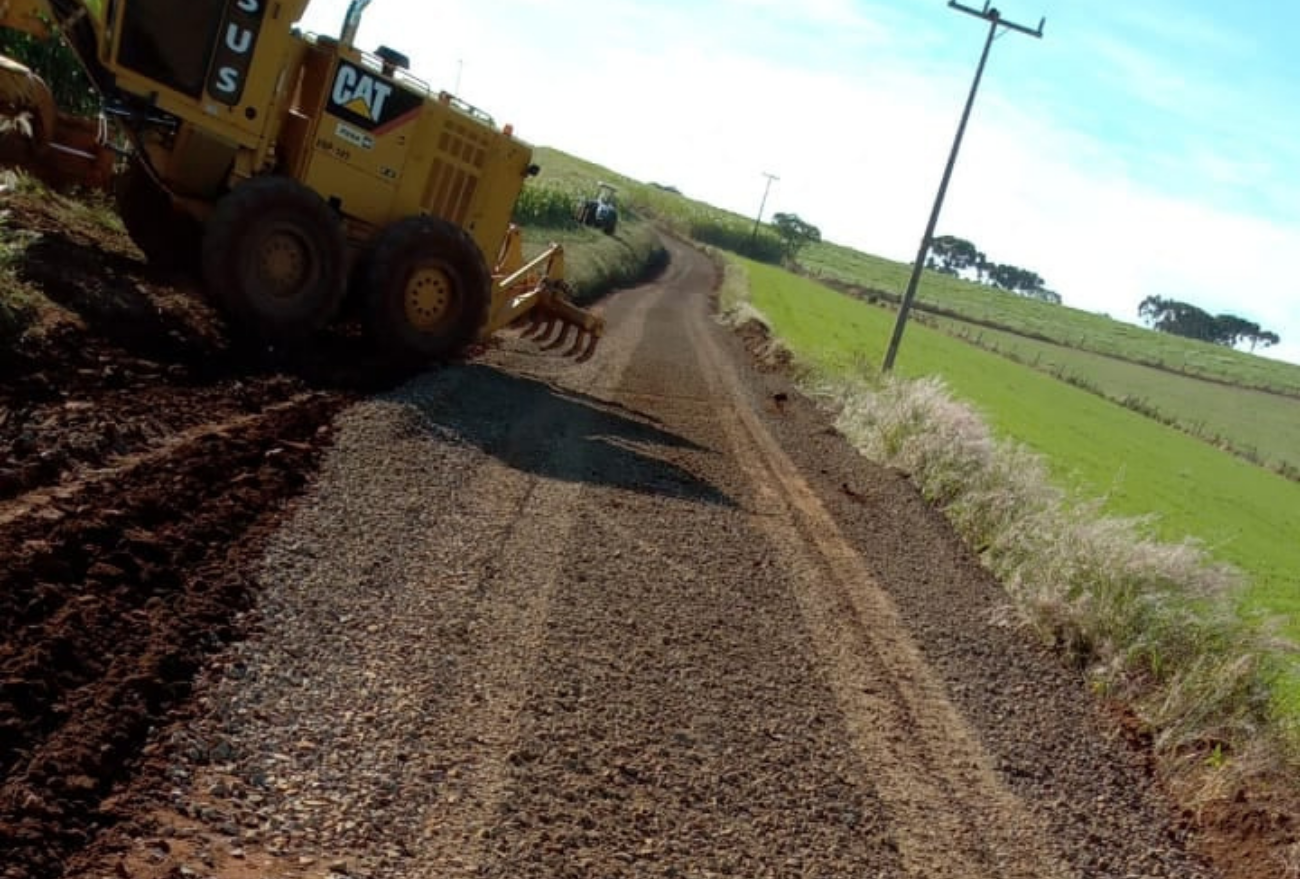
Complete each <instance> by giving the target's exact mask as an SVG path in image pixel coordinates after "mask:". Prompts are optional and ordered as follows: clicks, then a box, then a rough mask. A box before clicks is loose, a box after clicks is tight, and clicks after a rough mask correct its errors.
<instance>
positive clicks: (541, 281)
mask: <svg viewBox="0 0 1300 879" xmlns="http://www.w3.org/2000/svg"><path fill="white" fill-rule="evenodd" d="M492 274H493V279H494V281H495V285H494V292H493V301H494V303H495V304H494V307H493V312H492V317H491V319H490V320H489V327H488V331H489V332H490V331H491V330H492V329H494V328H498V327H503V326H507V325H511V324H515V325H517V324H520V323H522V322H523V321H524V320H527V321H528V325H527V326H526V327H525V328H524V329H523V331H522V332H521V333H520V337H521V338H524V339H530V340H532V341H533V342H536V343H537V344H538V345H539V347H540V349H541V350H542V351H553V350H556V349H558V348H564V347H565V346H566V345H568V348H567V349H566V350H565V352H564V356H566V357H573V356H575V355H576V356H577V357H578V360H579V362H581V361H584V360H588V359H590V358H591V356H592V355H593V354H594V353H595V350H596V344H597V343H598V342H599V340H600V335H601V333H602V332H604V329H605V322H604V321H603V320H601V319H600V318H599V317H597V316H596V315H594V314H591V313H590V312H588V311H586V310H584V309H582V308H579V307H578V306H576V305H574V304H573V301H572V298H571V297H572V294H573V289H572V288H571V287H570V286H569V285H568V284H567V283H566V282H565V281H564V249H563V248H562V247H561V246H560V245H558V244H552V245H551V246H550V247H549V248H548V249H547V250H545V251H543V252H542V253H541V254H539V255H537V256H535V257H533V258H532V259H531V260H529V261H527V262H525V260H524V257H523V250H522V239H521V237H520V233H519V231H518V228H517V227H511V229H510V231H509V232H508V233H507V237H506V240H505V242H504V243H503V244H502V246H501V253H500V256H499V257H498V259H497V265H496V268H495V269H494V270H493V273H492ZM575 334H576V337H575V338H574V339H573V343H572V344H569V339H570V338H571V337H574V336H575Z"/></svg>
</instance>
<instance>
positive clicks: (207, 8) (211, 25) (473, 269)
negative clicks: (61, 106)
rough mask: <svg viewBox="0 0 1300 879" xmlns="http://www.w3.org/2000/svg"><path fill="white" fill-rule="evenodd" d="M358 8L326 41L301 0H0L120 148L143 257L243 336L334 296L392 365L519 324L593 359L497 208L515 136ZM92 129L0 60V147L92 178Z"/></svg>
mask: <svg viewBox="0 0 1300 879" xmlns="http://www.w3.org/2000/svg"><path fill="white" fill-rule="evenodd" d="M369 2H370V0H353V2H352V4H351V6H350V7H349V9H348V13H347V18H346V20H345V22H344V25H343V29H342V33H341V35H340V37H339V38H338V39H334V38H331V37H327V36H319V35H315V34H310V33H304V32H303V31H301V30H300V29H299V28H298V27H297V26H296V23H297V22H298V21H299V20H300V19H301V17H302V14H303V12H304V11H305V10H306V8H307V5H308V0H187V2H176V0H0V27H7V28H11V29H16V30H19V31H23V32H26V33H30V34H33V35H34V36H36V37H38V38H47V37H60V38H62V39H63V40H64V41H65V42H66V43H67V44H68V45H69V46H70V47H71V48H72V50H73V52H74V53H75V54H76V56H77V58H78V59H79V60H80V62H81V64H82V66H83V67H84V68H85V70H86V73H87V75H88V76H89V78H90V80H91V82H92V83H93V84H94V85H95V87H96V88H97V89H98V90H99V92H100V94H101V96H102V98H103V106H104V110H105V113H106V114H108V115H109V116H111V117H113V118H114V121H115V122H116V123H117V126H118V127H120V129H121V130H122V131H123V132H125V135H126V137H127V138H128V139H129V141H130V150H129V156H128V159H127V163H126V164H127V167H126V169H125V171H124V173H121V174H120V175H118V176H117V179H116V180H115V184H114V188H115V193H116V197H117V204H118V209H119V213H120V214H121V216H122V221H123V224H124V225H125V226H126V229H127V231H128V232H129V233H130V235H131V237H132V239H133V240H134V241H135V242H136V244H137V245H138V246H139V247H140V249H141V250H142V251H143V252H144V254H145V255H146V256H147V257H148V258H149V259H150V260H151V261H155V262H159V263H165V264H169V265H171V266H172V267H183V268H190V267H192V268H195V269H197V270H198V271H199V272H200V273H201V277H202V280H203V286H204V288H205V289H206V292H207V295H208V296H209V297H211V299H212V300H213V301H214V302H215V303H216V304H217V305H218V307H220V308H221V310H222V311H223V312H224V313H225V314H226V315H227V317H228V319H229V320H230V321H231V322H232V323H233V324H234V325H235V326H236V327H237V328H238V329H239V330H241V331H243V332H245V333H248V334H251V335H254V336H256V337H259V338H262V339H265V340H267V341H270V342H284V341H293V340H299V339H302V338H304V337H307V336H310V335H311V334H312V333H314V332H316V331H317V330H319V329H321V328H322V327H324V326H325V325H326V324H328V323H330V322H331V321H333V320H334V319H335V318H336V317H338V316H339V314H340V313H341V312H342V311H343V309H344V305H345V300H346V301H347V304H348V305H349V306H350V308H349V311H355V312H356V313H359V314H360V316H361V320H362V323H363V324H364V326H365V328H366V330H367V332H368V334H369V335H370V336H371V337H372V338H373V339H374V341H375V342H376V343H377V345H378V346H379V347H380V349H381V350H382V351H383V352H385V353H386V354H387V355H389V356H391V357H393V358H394V359H397V360H400V361H402V362H406V363H412V364H414V363H420V362H425V361H428V360H431V359H434V358H438V357H443V356H447V355H449V354H453V353H455V352H456V351H458V350H460V349H462V348H464V347H465V346H466V345H468V344H471V343H473V342H475V341H478V340H482V339H485V338H487V337H488V336H490V335H492V334H493V333H495V332H496V331H498V330H500V329H501V328H503V327H505V326H507V325H509V324H512V323H515V322H522V321H524V320H527V321H530V322H531V324H532V325H531V326H530V327H529V329H528V331H527V332H526V333H525V335H531V336H533V337H534V338H537V339H540V340H543V342H544V345H543V347H545V348H557V347H560V346H562V345H565V344H566V343H567V341H568V337H569V336H570V335H571V333H572V332H573V331H576V336H575V338H574V340H573V342H572V344H571V345H570V346H569V348H568V349H567V351H566V352H565V353H566V354H567V355H569V356H574V357H577V358H578V359H579V360H586V359H587V358H589V357H591V355H592V353H593V352H594V350H595V347H596V343H597V341H598V339H599V337H600V335H601V332H602V330H603V324H602V321H601V319H600V318H598V317H596V316H594V315H592V314H590V313H588V312H586V311H584V310H582V309H580V308H578V307H577V306H575V305H574V304H573V303H572V302H571V301H570V299H569V295H568V288H567V286H566V284H565V282H564V253H563V250H562V249H561V248H560V247H559V245H552V246H551V247H550V248H548V249H546V250H545V251H544V252H543V253H541V254H540V255H538V256H537V257H535V258H533V259H531V260H527V261H526V260H525V258H524V254H523V247H522V242H521V239H520V233H519V230H518V229H517V228H516V227H515V226H513V225H512V224H511V222H510V217H511V214H512V212H513V210H514V205H515V201H516V199H517V198H518V196H519V193H520V190H521V189H522V188H523V185H524V181H525V179H526V178H527V177H528V176H529V175H532V174H536V173H537V167H536V166H535V165H534V164H532V148H531V147H530V146H528V145H527V144H525V143H523V142H522V141H520V140H518V139H516V138H515V137H514V133H513V130H512V127H511V126H509V125H506V126H504V127H503V128H498V127H497V126H496V124H495V123H494V122H493V121H492V119H491V118H490V117H489V116H488V115H487V114H485V113H483V112H482V111H480V110H478V109H476V108H474V107H472V106H470V105H468V104H466V103H465V102H463V101H461V100H460V99H458V98H457V97H455V96H453V95H451V94H449V93H447V92H434V91H432V90H431V89H430V88H429V86H427V85H426V84H425V83H423V82H422V81H420V80H419V79H417V78H416V77H414V76H413V75H411V73H410V72H409V70H408V67H409V62H408V60H407V58H406V56H404V55H403V54H401V53H400V52H397V51H394V50H392V49H389V48H387V47H380V48H379V49H378V50H377V51H376V52H374V53H373V54H371V53H367V52H363V51H360V50H358V49H357V48H356V47H355V46H354V45H353V41H354V39H355V37H356V34H357V29H358V27H359V25H360V20H361V14H362V12H363V11H364V9H365V7H366V6H367V5H368V4H369ZM106 129H107V125H106V124H95V123H94V122H90V123H87V122H86V121H85V120H79V119H75V118H73V117H71V116H69V115H67V114H64V113H61V112H60V111H59V110H58V109H57V108H56V107H55V103H54V100H53V98H52V97H51V94H50V91H49V89H48V88H47V87H46V86H45V85H44V83H43V82H42V81H41V80H40V78H39V77H38V76H37V75H36V74H35V73H33V72H32V71H30V70H28V69H26V68H24V67H22V66H21V65H19V64H17V63H15V62H13V61H12V60H10V59H3V60H2V61H0V161H2V162H4V163H6V164H9V165H19V166H24V167H26V168H28V169H30V170H32V171H33V173H35V174H36V175H37V176H41V177H45V178H47V179H51V178H52V179H56V180H59V181H61V182H80V183H84V184H88V185H106V183H107V181H108V179H109V176H110V175H111V172H112V168H113V166H114V159H115V155H114V152H113V149H112V148H111V147H110V145H109V144H108V143H107V139H106ZM486 255H491V257H492V258H493V263H492V267H491V268H489V264H488V258H487V256H486ZM557 327H558V333H557V332H556V329H557Z"/></svg>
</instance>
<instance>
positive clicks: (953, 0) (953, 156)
mask: <svg viewBox="0 0 1300 879" xmlns="http://www.w3.org/2000/svg"><path fill="white" fill-rule="evenodd" d="M948 6H949V7H950V8H952V9H957V10H960V11H961V12H965V13H966V14H967V15H973V16H975V17H976V18H982V19H984V20H985V21H987V22H988V23H989V35H988V39H986V40H985V41H984V54H982V55H980V63H979V66H978V67H976V68H975V81H974V82H972V83H971V86H970V96H969V97H967V98H966V109H965V110H963V111H962V114H961V123H960V124H959V125H958V126H957V136H956V137H955V138H953V142H952V152H951V153H949V154H948V166H947V167H946V168H944V169H943V180H942V181H940V183H939V192H938V194H937V195H936V196H935V197H934V208H933V209H932V210H931V211H930V222H929V223H928V224H926V227H925V234H924V235H923V236H921V249H920V250H919V251H917V254H916V262H914V263H913V264H912V276H911V277H910V278H908V281H907V290H906V291H905V292H904V293H903V301H902V303H901V304H900V305H899V306H898V319H897V320H896V321H894V335H893V336H892V337H890V340H889V348H888V349H887V350H886V351H885V361H884V363H882V364H881V366H880V369H881V371H882V372H889V371H890V370H892V369H893V368H894V358H895V357H897V356H898V345H899V343H900V342H902V341H903V328H904V327H905V326H907V315H908V312H910V311H911V310H912V300H914V299H915V298H916V286H917V284H919V283H920V281H921V270H922V269H923V268H925V257H926V254H927V253H929V252H930V242H931V240H933V238H934V229H935V226H937V225H938V223H939V211H941V210H943V199H944V196H945V195H947V194H948V181H949V180H951V179H952V169H953V167H954V166H955V165H956V164H957V151H958V150H960V149H961V139H962V136H963V135H965V134H966V122H967V120H969V119H970V111H971V107H973V106H974V105H975V92H977V91H978V90H979V87H980V79H981V78H982V77H983V76H984V64H985V62H987V61H988V60H989V48H990V47H991V46H992V45H993V38H994V37H995V36H997V32H998V28H1000V27H1003V28H1006V29H1007V30H1013V31H1020V33H1022V34H1028V35H1029V36H1031V37H1037V38H1039V39H1042V36H1043V26H1044V25H1045V24H1047V19H1046V18H1043V19H1041V20H1039V22H1038V29H1037V30H1030V29H1029V28H1027V27H1025V26H1024V25H1020V24H1015V23H1014V22H1010V21H1007V20H1006V19H1005V18H1003V17H1002V13H1000V12H998V11H997V10H996V9H990V8H989V3H988V0H985V3H984V8H983V9H972V8H971V7H969V6H963V5H962V4H960V3H958V2H957V0H948Z"/></svg>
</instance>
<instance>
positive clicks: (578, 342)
mask: <svg viewBox="0 0 1300 879" xmlns="http://www.w3.org/2000/svg"><path fill="white" fill-rule="evenodd" d="M590 336H591V333H589V332H587V331H586V330H583V329H579V330H578V335H577V336H575V337H574V339H573V344H572V345H570V346H569V348H568V350H566V351H565V352H564V356H565V357H573V356H575V355H576V354H577V353H578V352H579V351H581V350H582V348H583V346H584V345H585V344H586V343H587V340H588V338H590Z"/></svg>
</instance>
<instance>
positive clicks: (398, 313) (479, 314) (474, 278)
mask: <svg viewBox="0 0 1300 879" xmlns="http://www.w3.org/2000/svg"><path fill="white" fill-rule="evenodd" d="M491 286H492V275H491V272H490V271H489V270H488V267H487V263H486V262H485V261H484V259H483V253H482V251H481V250H479V247H478V245H477V244H476V243H475V242H474V239H473V238H471V237H470V235H469V233H468V232H466V231H465V230H464V229H462V228H461V227H460V226H457V225H456V224H454V223H450V222H448V221H446V220H442V219H439V218H437V217H425V216H419V217H408V218H406V219H404V220H399V221H398V222H396V223H394V224H393V225H391V226H389V227H388V228H387V229H385V230H384V231H383V232H381V233H380V234H379V236H378V238H377V239H376V241H375V247H374V250H373V251H371V254H370V257H369V266H368V280H367V284H366V303H365V310H364V313H363V315H362V320H363V321H364V323H365V325H366V330H367V332H368V334H369V335H370V337H371V339H372V340H373V341H374V342H375V343H376V345H377V346H378V347H379V349H380V350H381V351H383V352H384V353H385V355H386V356H388V357H390V358H392V359H393V360H395V361H396V362H399V363H402V364H406V365H418V364H421V363H427V362H429V361H431V360H435V359H439V358H445V357H449V356H451V355H453V354H455V353H457V352H458V351H460V350H461V349H462V348H464V347H465V346H467V345H469V344H470V343H471V342H473V341H474V340H475V339H476V338H477V336H478V332H479V329H480V328H481V327H482V326H483V324H484V323H485V322H486V320H487V310H488V305H489V300H490V298H491Z"/></svg>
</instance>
